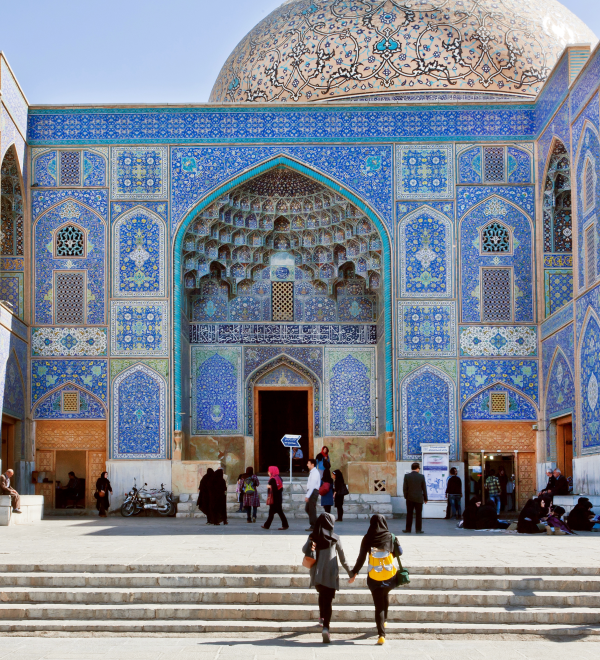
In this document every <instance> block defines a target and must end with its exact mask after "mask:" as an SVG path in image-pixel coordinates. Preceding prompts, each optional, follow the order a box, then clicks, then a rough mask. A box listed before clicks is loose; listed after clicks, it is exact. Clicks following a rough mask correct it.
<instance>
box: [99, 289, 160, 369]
mask: <svg viewBox="0 0 600 660" xmlns="http://www.w3.org/2000/svg"><path fill="white" fill-rule="evenodd" d="M110 317H111V337H110V352H111V355H113V356H123V357H128V356H145V357H162V356H167V355H168V351H169V303H168V302H167V301H153V302H149V301H143V300H131V301H127V302H117V301H114V300H113V301H111V303H110Z"/></svg>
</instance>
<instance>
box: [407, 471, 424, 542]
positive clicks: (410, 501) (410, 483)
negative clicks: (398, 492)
mask: <svg viewBox="0 0 600 660" xmlns="http://www.w3.org/2000/svg"><path fill="white" fill-rule="evenodd" d="M410 469H411V470H412V472H410V473H409V474H405V475H404V484H403V486H402V491H403V493H404V498H405V499H406V529H403V530H402V531H403V532H404V533H405V534H410V533H411V531H412V522H413V515H414V514H415V513H416V518H417V519H416V522H415V532H416V533H417V534H423V530H422V526H423V522H422V520H423V504H424V503H425V502H427V483H426V482H425V477H424V476H423V475H422V474H420V470H421V466H420V465H419V464H418V463H413V464H412V465H411V466H410Z"/></svg>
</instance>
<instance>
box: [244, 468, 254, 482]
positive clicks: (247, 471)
mask: <svg viewBox="0 0 600 660" xmlns="http://www.w3.org/2000/svg"><path fill="white" fill-rule="evenodd" d="M253 474H254V468H253V467H247V468H246V479H250V477H251V476H252V475H253Z"/></svg>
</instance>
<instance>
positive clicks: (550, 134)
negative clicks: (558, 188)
mask: <svg viewBox="0 0 600 660" xmlns="http://www.w3.org/2000/svg"><path fill="white" fill-rule="evenodd" d="M556 139H559V140H560V141H561V142H562V143H563V144H564V145H565V147H566V149H567V153H570V146H571V131H570V127H569V103H568V102H565V103H563V105H562V106H561V107H560V110H559V111H558V112H557V113H556V115H555V116H554V117H553V119H552V122H551V123H550V125H549V126H548V128H546V130H545V131H544V132H543V133H542V135H541V136H540V139H539V140H538V143H537V144H538V160H537V183H538V189H541V187H543V185H544V172H545V171H546V167H547V166H548V156H549V154H550V151H551V149H552V145H553V143H554V141H555V140H556Z"/></svg>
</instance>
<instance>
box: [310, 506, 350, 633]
mask: <svg viewBox="0 0 600 660" xmlns="http://www.w3.org/2000/svg"><path fill="white" fill-rule="evenodd" d="M334 524H335V521H334V519H333V516H332V515H331V514H330V513H322V514H321V515H320V516H319V518H318V519H317V524H316V526H315V528H314V530H313V531H312V532H311V533H310V536H309V537H308V540H307V541H306V543H305V544H304V547H303V548H302V552H303V553H304V555H305V561H304V562H303V565H304V566H306V565H307V563H306V560H308V562H309V563H310V564H311V566H310V586H311V587H314V588H315V589H316V590H317V592H318V593H319V616H320V617H321V618H320V620H319V624H320V625H321V624H322V625H323V644H329V643H330V642H331V635H330V634H329V626H330V624H331V615H332V614H333V599H334V598H335V592H336V591H339V589H340V569H339V566H338V557H339V560H340V562H341V563H342V566H343V567H344V569H345V570H346V572H347V573H348V575H351V573H350V567H349V566H348V564H347V562H346V556H345V555H344V549H343V548H342V541H341V539H340V537H339V536H338V535H337V534H334V532H333V526H334Z"/></svg>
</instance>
